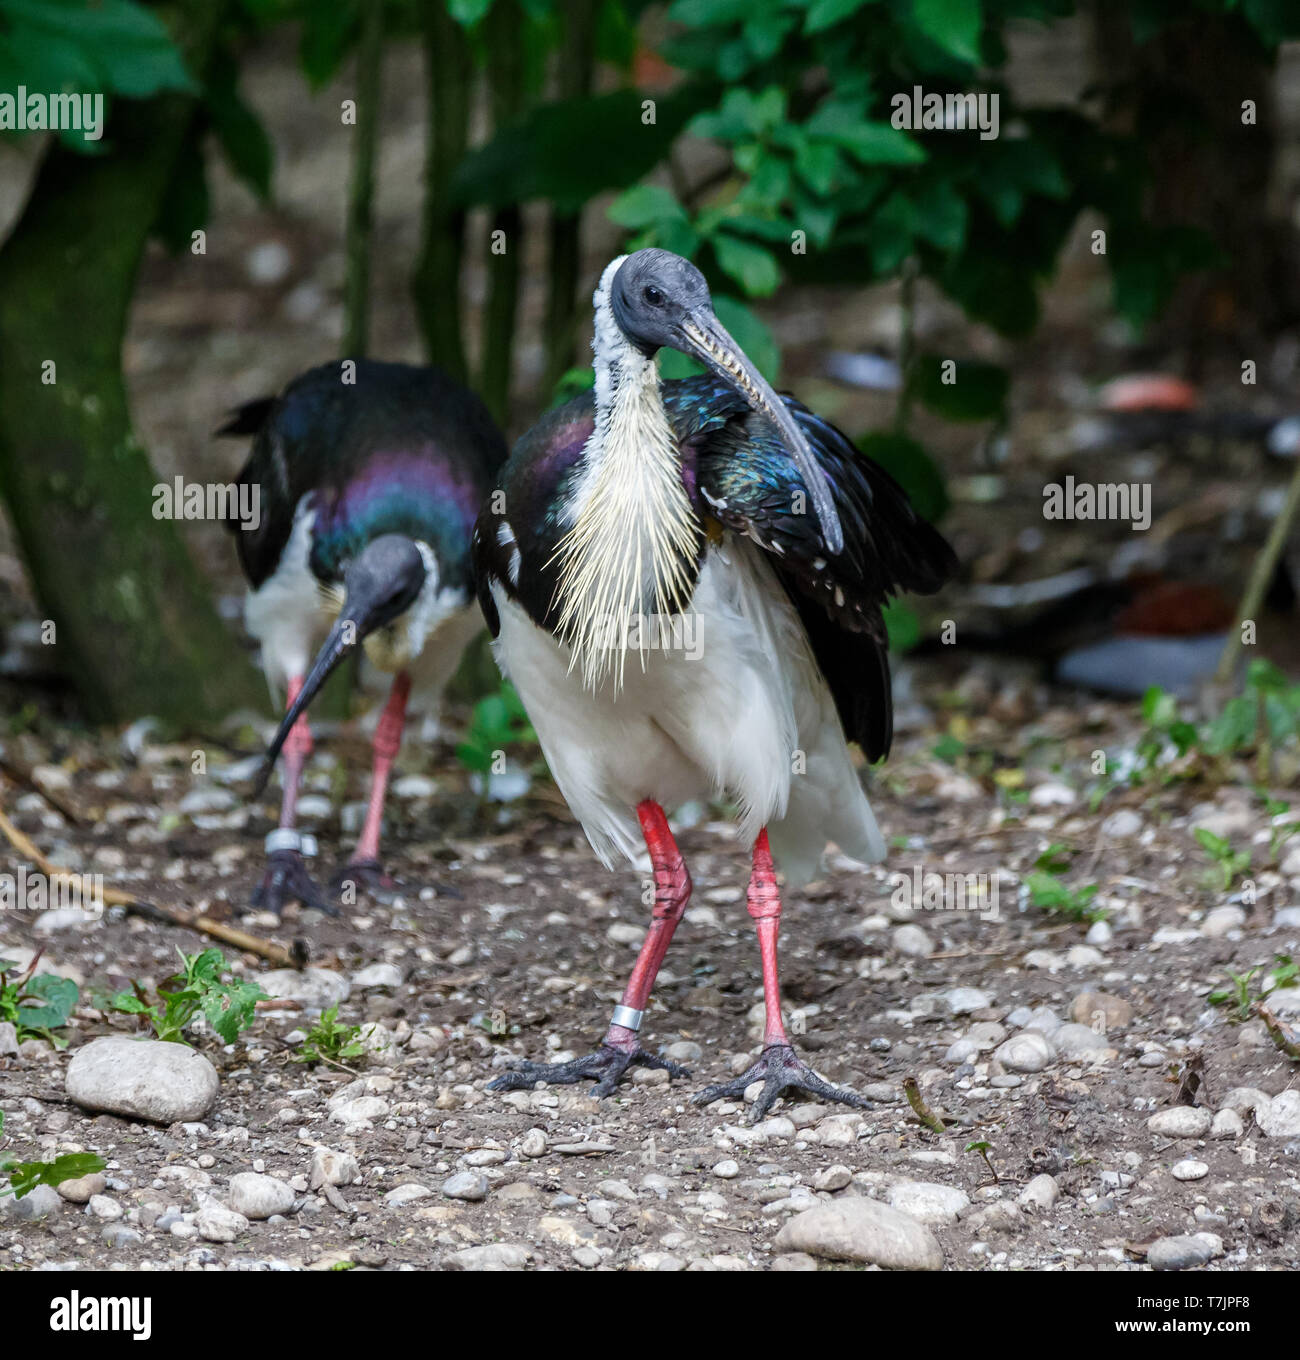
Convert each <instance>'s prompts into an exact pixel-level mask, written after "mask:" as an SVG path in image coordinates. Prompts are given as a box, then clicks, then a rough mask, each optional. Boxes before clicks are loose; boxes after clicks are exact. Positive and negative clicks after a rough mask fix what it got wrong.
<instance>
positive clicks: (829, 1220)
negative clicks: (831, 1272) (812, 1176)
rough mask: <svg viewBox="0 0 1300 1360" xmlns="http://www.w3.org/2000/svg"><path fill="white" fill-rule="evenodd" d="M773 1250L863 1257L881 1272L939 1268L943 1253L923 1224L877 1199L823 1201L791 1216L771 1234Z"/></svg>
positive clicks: (846, 1258)
mask: <svg viewBox="0 0 1300 1360" xmlns="http://www.w3.org/2000/svg"><path fill="white" fill-rule="evenodd" d="M774 1245H775V1248H776V1250H777V1251H778V1252H781V1253H787V1252H804V1253H806V1254H807V1255H809V1256H820V1257H825V1258H827V1259H828V1260H832V1261H867V1262H870V1263H871V1264H873V1265H878V1266H881V1267H883V1268H884V1269H886V1270H942V1269H943V1251H942V1250H941V1248H940V1246H939V1243H938V1241H937V1240H936V1239H935V1236H934V1234H933V1233H932V1232H931V1231H930V1229H929V1228H927V1227H926V1226H925V1225H924V1224H923V1223H918V1222H917V1221H916V1220H915V1219H914V1218H911V1217H909V1216H908V1215H907V1214H905V1213H901V1212H900V1211H899V1210H897V1209H893V1208H891V1207H890V1206H889V1205H888V1204H881V1203H880V1202H879V1200H874V1199H863V1198H860V1197H850V1198H848V1199H844V1198H840V1199H834V1200H829V1201H827V1202H826V1203H824V1204H817V1205H814V1207H813V1208H811V1209H805V1210H804V1211H803V1213H800V1214H796V1215H795V1216H794V1217H793V1218H792V1219H790V1221H789V1222H788V1223H787V1224H786V1225H785V1227H783V1228H782V1229H781V1231H780V1232H779V1233H778V1234H777V1236H776V1242H775V1244H774Z"/></svg>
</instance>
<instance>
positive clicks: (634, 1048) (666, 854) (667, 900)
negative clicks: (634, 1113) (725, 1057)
mask: <svg viewBox="0 0 1300 1360" xmlns="http://www.w3.org/2000/svg"><path fill="white" fill-rule="evenodd" d="M636 812H637V816H638V817H639V818H640V820H641V830H642V832H643V833H644V835H645V843H646V848H647V849H648V850H649V851H650V863H651V864H652V865H653V867H654V878H655V904H654V911H653V913H652V915H651V917H650V929H649V930H648V931H647V932H646V937H645V940H644V941H643V942H642V945H641V952H640V953H639V954H638V955H637V959H636V963H635V964H634V965H633V967H632V976H631V977H630V978H628V982H627V986H626V987H625V988H624V989H623V1000H622V1001H621V1002H620V1004H619V1005H617V1006H615V1008H614V1015H613V1018H612V1019H611V1020H610V1023H609V1029H608V1030H607V1031H606V1032H605V1037H604V1039H603V1040H602V1041H601V1045H600V1047H599V1048H598V1049H597V1050H596V1051H595V1052H594V1053H589V1054H587V1056H586V1057H583V1058H575V1059H574V1060H573V1061H572V1062H567V1063H532V1062H524V1063H520V1064H519V1066H518V1067H517V1068H516V1069H515V1070H514V1071H512V1072H507V1073H506V1074H505V1075H504V1076H501V1077H498V1078H497V1079H496V1081H494V1082H492V1083H491V1085H490V1086H489V1088H488V1089H489V1090H492V1091H513V1090H520V1089H524V1088H527V1087H530V1086H532V1085H533V1083H534V1082H538V1081H546V1082H551V1083H553V1084H556V1085H565V1084H570V1083H573V1082H577V1081H582V1080H584V1079H585V1078H590V1079H592V1080H594V1081H596V1083H597V1084H596V1086H595V1088H594V1090H593V1092H592V1094H593V1095H598V1096H607V1095H609V1094H610V1093H611V1092H612V1091H613V1090H614V1088H615V1086H617V1085H618V1082H619V1080H620V1078H621V1077H622V1076H623V1073H624V1072H625V1071H626V1070H627V1069H628V1068H629V1067H630V1066H632V1065H634V1064H637V1065H640V1066H644V1067H660V1068H664V1069H666V1070H667V1071H668V1072H670V1073H672V1074H673V1075H674V1076H685V1075H687V1072H686V1069H685V1068H684V1067H679V1066H678V1065H677V1064H676V1063H671V1062H669V1061H668V1060H667V1059H665V1058H657V1057H655V1056H654V1055H653V1054H650V1053H647V1052H646V1051H645V1049H643V1048H642V1047H641V1045H640V1044H639V1043H638V1041H637V1033H638V1031H639V1030H640V1028H641V1019H642V1014H643V1012H644V1011H645V1006H646V1002H647V1001H649V999H650V991H651V988H653V987H654V982H655V978H656V977H657V976H658V973H659V969H660V966H661V965H662V964H663V961H664V955H665V954H666V953H667V952H668V945H669V943H670V942H671V940H672V938H673V931H675V930H676V929H677V923H678V921H680V920H681V919H682V915H683V913H684V912H685V911H686V904H687V903H688V902H689V901H690V898H691V876H690V874H689V873H688V872H687V870H686V864H685V862H684V861H683V859H682V857H681V853H680V851H678V849H677V843H676V842H675V841H674V840H673V834H672V832H671V831H670V830H669V829H668V818H667V817H665V816H664V810H663V808H661V807H660V806H659V804H658V803H655V802H652V801H650V800H649V799H647V800H646V801H645V802H644V803H640V804H638V805H637V810H636Z"/></svg>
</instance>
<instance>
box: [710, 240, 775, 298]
mask: <svg viewBox="0 0 1300 1360" xmlns="http://www.w3.org/2000/svg"><path fill="white" fill-rule="evenodd" d="M711 244H712V246H713V253H714V254H715V255H716V256H717V257H718V266H719V268H721V269H722V271H723V273H725V274H729V275H730V276H731V277H732V278H733V279H734V280H735V281H736V282H737V283H738V284H740V286H741V287H742V288H743V289H744V290H745V292H746V293H747V294H749V296H750V297H770V296H771V295H772V294H773V293H774V292H776V289H777V285H778V284H779V283H780V282H781V270H780V268H779V267H778V265H777V263H776V260H775V258H774V257H773V255H772V252H771V251H770V250H768V249H767V247H766V246H760V245H755V244H754V243H753V242H752V241H745V240H742V239H741V238H740V237H739V236H731V235H729V234H728V233H727V232H722V231H720V232H718V234H717V235H716V236H714V237H713V238H712V242H711Z"/></svg>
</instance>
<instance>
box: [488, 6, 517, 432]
mask: <svg viewBox="0 0 1300 1360" xmlns="http://www.w3.org/2000/svg"><path fill="white" fill-rule="evenodd" d="M523 23H524V16H523V14H522V13H521V12H520V9H519V6H518V5H517V4H516V3H515V0H496V4H495V5H494V6H493V7H492V10H491V11H490V13H489V15H488V20H487V25H488V32H487V39H488V66H487V78H488V87H489V90H490V93H491V96H492V130H493V132H494V133H499V132H501V131H502V130H503V129H504V128H507V127H509V126H510V124H511V123H513V122H514V120H515V119H516V118H517V117H518V116H519V114H520V113H521V112H522V111H523V109H524V106H525V103H526V99H525V93H524V50H523V40H522V36H521V35H522V30H523ZM523 228H524V224H523V214H522V212H521V210H520V207H519V205H518V204H517V203H509V204H507V205H506V206H505V207H503V208H498V209H497V211H496V212H495V213H493V215H492V225H491V228H490V231H489V235H488V252H487V270H488V295H487V305H486V308H485V309H484V316H483V354H482V358H481V360H480V363H479V378H478V391H479V396H481V397H482V398H483V400H484V402H485V403H486V405H487V408H488V410H489V411H491V412H492V414H493V416H494V417H495V418H496V420H497V422H498V423H499V424H501V425H507V424H508V423H509V417H510V376H511V372H512V370H513V367H514V362H513V361H514V351H515V316H516V313H517V312H518V308H519V272H520V266H521V264H522V260H523V249H524V229H523ZM498 243H501V244H502V245H503V246H504V252H503V253H500V254H498V253H496V247H497V244H498Z"/></svg>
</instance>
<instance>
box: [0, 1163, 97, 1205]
mask: <svg viewBox="0 0 1300 1360" xmlns="http://www.w3.org/2000/svg"><path fill="white" fill-rule="evenodd" d="M105 1165H106V1163H105V1161H104V1159H103V1158H102V1157H99V1156H97V1155H96V1154H95V1153H93V1152H65V1153H64V1154H63V1156H61V1157H56V1158H55V1159H54V1160H53V1161H52V1162H10V1163H9V1164H8V1166H7V1167H6V1168H5V1169H6V1170H7V1171H8V1173H9V1189H10V1190H11V1191H12V1192H13V1195H14V1198H15V1199H22V1198H23V1196H24V1195H30V1194H31V1192H32V1191H33V1190H35V1189H36V1187H37V1186H38V1185H51V1186H55V1185H62V1184H63V1182H64V1181H75V1180H80V1179H81V1177H82V1176H91V1175H94V1173H95V1172H97V1171H102V1170H103V1169H104V1167H105Z"/></svg>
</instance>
